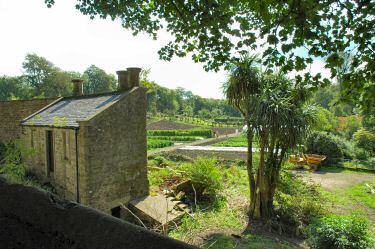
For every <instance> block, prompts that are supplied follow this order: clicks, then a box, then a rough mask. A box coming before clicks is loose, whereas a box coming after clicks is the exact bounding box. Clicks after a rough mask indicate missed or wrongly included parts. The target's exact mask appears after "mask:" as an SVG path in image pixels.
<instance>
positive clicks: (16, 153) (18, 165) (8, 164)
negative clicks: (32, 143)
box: [0, 140, 38, 183]
mask: <svg viewBox="0 0 375 249" xmlns="http://www.w3.org/2000/svg"><path fill="white" fill-rule="evenodd" d="M4 146H5V152H4V154H3V159H2V160H1V162H0V174H5V175H6V176H7V178H9V179H11V180H13V181H15V182H18V183H24V181H26V168H27V166H26V164H25V163H24V162H23V161H22V156H35V155H36V154H37V153H38V152H37V151H36V150H35V149H28V148H27V146H26V144H25V141H23V140H15V141H14V142H7V143H5V144H4Z"/></svg>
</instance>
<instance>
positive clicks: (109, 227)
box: [0, 177, 194, 249]
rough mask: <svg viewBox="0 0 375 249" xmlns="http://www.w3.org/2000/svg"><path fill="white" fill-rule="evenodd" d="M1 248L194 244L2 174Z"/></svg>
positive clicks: (176, 247)
mask: <svg viewBox="0 0 375 249" xmlns="http://www.w3.org/2000/svg"><path fill="white" fill-rule="evenodd" d="M0 200H1V201H0V248H2V249H11V248H20V249H21V248H22V249H31V248H38V249H43V248H49V249H52V248H56V249H57V248H61V249H65V248H69V249H70V248H75V249H106V248H107V249H112V248H113V249H115V248H116V249H121V248H131V249H146V248H147V249H154V248H163V249H169V248H171V249H172V248H173V249H179V248H182V249H185V248H186V249H189V248H194V247H193V246H190V245H188V244H185V243H183V242H180V241H177V240H174V239H171V238H168V237H164V236H162V235H160V234H157V233H154V232H151V231H149V230H146V229H143V228H142V227H138V226H135V225H133V224H130V223H127V222H125V221H123V220H121V219H117V218H114V217H112V216H109V215H107V214H104V213H102V212H99V211H97V210H95V209H92V208H89V207H85V206H82V205H80V204H77V203H72V202H69V201H66V200H63V199H60V198H59V197H58V196H56V195H53V194H51V193H48V192H46V191H43V190H40V189H36V188H33V187H25V186H23V185H18V184H9V183H7V182H6V181H5V180H4V179H3V178H1V177H0Z"/></svg>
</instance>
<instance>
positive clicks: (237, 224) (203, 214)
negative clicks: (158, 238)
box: [169, 198, 245, 243]
mask: <svg viewBox="0 0 375 249" xmlns="http://www.w3.org/2000/svg"><path fill="white" fill-rule="evenodd" d="M226 205H227V202H226V200H225V199H224V198H222V199H217V200H216V201H215V202H214V203H213V205H212V206H211V207H210V208H208V209H206V210H204V209H198V210H197V211H196V212H195V213H194V216H192V217H191V216H187V215H186V216H185V217H184V218H183V219H182V223H181V225H180V226H179V227H178V228H177V229H175V230H173V231H172V232H170V233H169V236H170V237H172V238H175V239H178V240H182V241H185V242H188V243H189V242H190V243H191V242H193V240H194V239H196V238H197V235H198V234H207V233H209V232H210V231H212V232H217V230H218V229H220V230H230V231H236V232H241V231H242V230H243V229H244V225H245V224H244V223H243V221H242V220H241V215H242V212H241V210H240V209H239V208H230V209H229V208H227V206H226Z"/></svg>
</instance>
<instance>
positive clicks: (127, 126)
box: [79, 87, 149, 213]
mask: <svg viewBox="0 0 375 249" xmlns="http://www.w3.org/2000/svg"><path fill="white" fill-rule="evenodd" d="M146 105H147V101H146V89H144V88H141V87H136V88H133V89H131V90H129V92H128V95H126V96H124V97H123V98H122V99H121V100H120V101H118V102H116V103H114V104H113V105H111V106H110V107H108V108H107V109H105V110H104V111H102V112H100V113H98V114H96V115H95V116H94V117H91V118H90V119H88V120H87V121H85V122H80V130H79V142H80V146H79V155H80V158H79V168H80V174H81V175H82V178H84V179H85V180H86V181H84V180H82V181H80V193H82V194H81V203H83V204H85V205H88V206H90V207H94V208H97V209H99V210H101V211H104V212H106V213H110V212H111V209H112V208H115V207H118V206H119V203H120V202H121V203H124V204H125V205H126V204H127V203H128V202H129V201H130V200H134V199H137V198H140V197H143V196H145V195H148V193H149V183H148V179H147V138H146ZM81 155H84V156H81ZM80 177H81V176H80ZM80 179H81V178H80Z"/></svg>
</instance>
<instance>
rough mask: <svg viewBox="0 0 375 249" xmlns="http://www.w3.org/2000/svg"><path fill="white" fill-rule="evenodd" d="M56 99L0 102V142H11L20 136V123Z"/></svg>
mask: <svg viewBox="0 0 375 249" xmlns="http://www.w3.org/2000/svg"><path fill="white" fill-rule="evenodd" d="M55 100H56V99H33V100H13V101H0V142H5V141H11V140H14V139H16V138H19V137H20V135H21V131H22V129H21V126H20V124H21V121H22V120H23V119H24V118H26V117H28V116H30V115H31V114H33V113H35V112H37V111H38V110H40V109H42V108H43V107H45V106H46V105H48V104H50V103H52V102H53V101H55Z"/></svg>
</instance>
